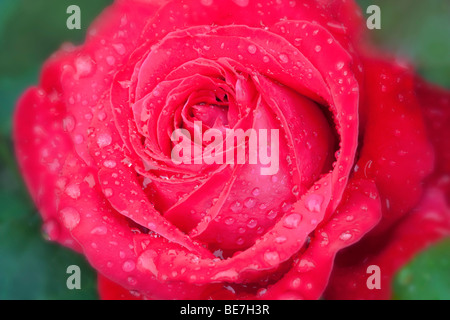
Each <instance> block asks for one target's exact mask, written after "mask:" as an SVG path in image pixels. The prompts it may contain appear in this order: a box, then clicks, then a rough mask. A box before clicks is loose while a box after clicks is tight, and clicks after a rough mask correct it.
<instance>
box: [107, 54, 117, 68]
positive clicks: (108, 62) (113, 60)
mask: <svg viewBox="0 0 450 320" xmlns="http://www.w3.org/2000/svg"><path fill="white" fill-rule="evenodd" d="M106 63H107V64H109V65H110V66H113V65H114V63H116V58H114V57H113V56H107V57H106Z"/></svg>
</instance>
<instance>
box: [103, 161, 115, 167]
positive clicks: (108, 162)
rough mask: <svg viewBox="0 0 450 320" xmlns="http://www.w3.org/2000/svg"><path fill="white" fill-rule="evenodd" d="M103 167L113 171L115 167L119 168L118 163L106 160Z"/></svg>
mask: <svg viewBox="0 0 450 320" xmlns="http://www.w3.org/2000/svg"><path fill="white" fill-rule="evenodd" d="M103 165H104V166H105V167H106V168H110V169H112V168H115V167H116V166H117V163H116V162H115V161H114V160H105V161H104V162H103Z"/></svg>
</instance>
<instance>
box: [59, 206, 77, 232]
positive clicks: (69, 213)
mask: <svg viewBox="0 0 450 320" xmlns="http://www.w3.org/2000/svg"><path fill="white" fill-rule="evenodd" d="M60 213H61V216H62V222H63V225H64V226H65V227H66V228H67V229H69V230H72V229H73V228H75V227H76V226H77V225H78V224H79V223H80V213H79V212H78V211H77V210H76V209H74V208H71V207H67V208H64V209H62V210H61V211H60Z"/></svg>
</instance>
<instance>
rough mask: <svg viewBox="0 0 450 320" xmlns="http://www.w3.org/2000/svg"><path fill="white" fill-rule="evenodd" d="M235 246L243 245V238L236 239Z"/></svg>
mask: <svg viewBox="0 0 450 320" xmlns="http://www.w3.org/2000/svg"><path fill="white" fill-rule="evenodd" d="M236 244H237V245H238V246H241V245H243V244H244V239H243V238H238V239H237V240H236Z"/></svg>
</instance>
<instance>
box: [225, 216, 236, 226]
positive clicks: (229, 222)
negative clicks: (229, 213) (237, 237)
mask: <svg viewBox="0 0 450 320" xmlns="http://www.w3.org/2000/svg"><path fill="white" fill-rule="evenodd" d="M233 223H234V218H233V217H228V218H226V219H225V224H226V225H232V224H233Z"/></svg>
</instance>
